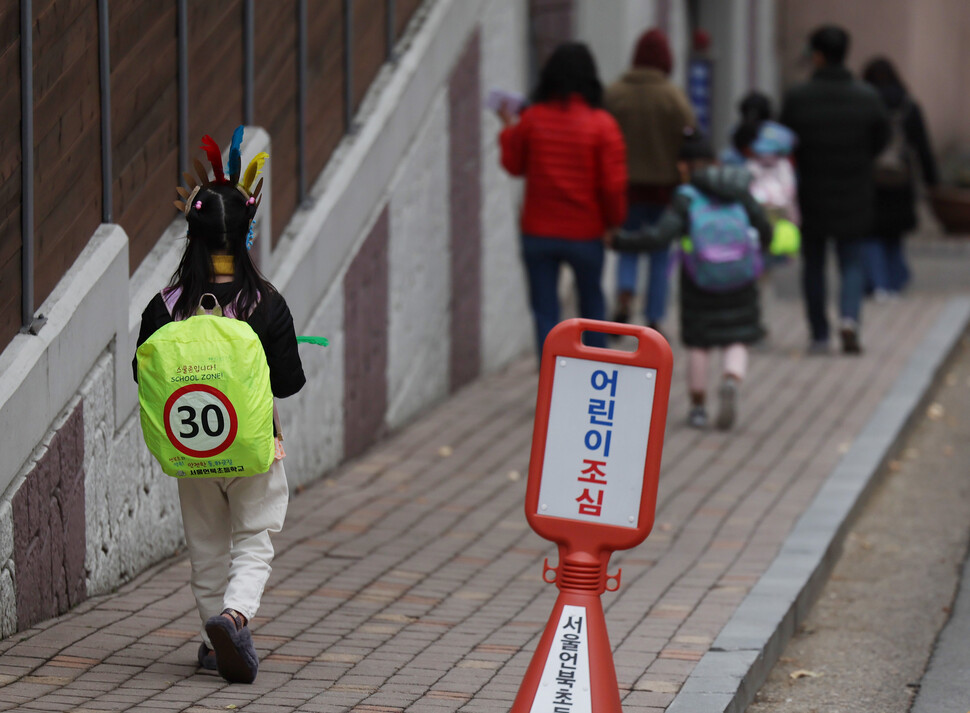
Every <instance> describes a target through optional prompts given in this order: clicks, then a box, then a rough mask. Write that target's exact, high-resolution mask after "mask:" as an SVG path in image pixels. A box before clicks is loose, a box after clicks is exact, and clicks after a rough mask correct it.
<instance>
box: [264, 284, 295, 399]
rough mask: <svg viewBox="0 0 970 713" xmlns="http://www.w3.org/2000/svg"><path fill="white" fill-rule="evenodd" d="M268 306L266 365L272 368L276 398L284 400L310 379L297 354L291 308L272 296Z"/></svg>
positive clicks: (267, 301)
mask: <svg viewBox="0 0 970 713" xmlns="http://www.w3.org/2000/svg"><path fill="white" fill-rule="evenodd" d="M265 302H266V303H267V304H266V305H265V310H266V316H265V319H266V336H265V338H262V337H261V340H262V342H263V350H264V351H265V352H266V363H267V364H268V365H269V380H270V386H271V388H272V389H273V396H275V397H276V398H278V399H283V398H286V397H287V396H292V395H293V394H295V393H296V392H297V391H299V390H300V389H302V388H303V385H304V384H305V383H306V376H305V375H304V373H303V362H302V361H301V360H300V353H299V351H298V350H297V342H296V331H295V329H294V328H293V316H292V315H291V314H290V308H289V307H288V306H287V304H286V301H285V300H284V299H283V298H282V296H280V295H279V294H274V295H271V296H268V297H267V298H266V299H265ZM254 314H255V313H254Z"/></svg>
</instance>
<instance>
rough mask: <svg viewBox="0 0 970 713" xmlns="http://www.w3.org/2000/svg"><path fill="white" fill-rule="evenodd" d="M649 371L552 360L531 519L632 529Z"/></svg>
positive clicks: (653, 379)
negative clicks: (541, 517)
mask: <svg viewBox="0 0 970 713" xmlns="http://www.w3.org/2000/svg"><path fill="white" fill-rule="evenodd" d="M656 383H657V371H656V369H647V368H644V367H641V366H629V365H625V364H610V363H606V362H600V361H591V360H589V359H577V358H574V357H558V358H557V359H556V371H555V377H554V378H553V382H552V402H551V404H550V407H549V430H548V431H547V433H546V450H545V454H544V456H543V462H542V480H541V483H540V486H539V504H538V510H537V511H536V513H537V514H538V515H550V516H552V517H561V518H566V519H569V520H581V521H585V522H596V523H600V524H602V525H613V526H617V527H630V528H636V527H638V525H639V514H640V496H641V494H642V492H643V467H644V463H645V461H646V456H647V440H648V438H649V435H650V417H651V414H652V413H653V394H654V389H655V387H656Z"/></svg>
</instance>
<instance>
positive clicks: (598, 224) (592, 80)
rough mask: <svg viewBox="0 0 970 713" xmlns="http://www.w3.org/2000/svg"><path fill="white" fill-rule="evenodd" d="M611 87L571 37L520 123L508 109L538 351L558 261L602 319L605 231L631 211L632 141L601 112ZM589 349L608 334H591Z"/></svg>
mask: <svg viewBox="0 0 970 713" xmlns="http://www.w3.org/2000/svg"><path fill="white" fill-rule="evenodd" d="M602 96H603V86H602V84H601V83H600V81H599V78H598V76H597V74H596V64H595V62H594V61H593V57H592V55H591V54H590V52H589V49H588V48H587V47H586V45H584V44H581V43H578V42H568V43H565V44H562V45H560V46H559V47H557V48H556V50H555V51H554V52H553V53H552V55H551V56H550V57H549V60H548V61H547V62H546V64H545V66H544V67H543V68H542V72H541V74H540V77H539V86H538V87H537V88H536V90H535V92H534V94H533V96H532V100H533V103H532V104H531V106H529V107H528V108H527V109H525V110H524V111H523V112H522V113H521V115H520V116H519V117H518V120H515V118H514V117H513V115H512V113H511V112H509V111H507V110H505V109H502V110H500V111H499V115H500V117H501V118H502V122H503V124H504V128H503V130H502V133H501V134H500V136H499V141H500V143H501V149H502V166H504V167H505V170H507V171H508V172H509V173H510V174H512V175H513V176H522V177H524V178H525V203H524V206H523V209H522V222H521V226H522V256H523V259H524V261H525V268H526V274H527V276H528V280H529V299H530V303H531V307H532V313H533V316H534V318H535V328H536V341H537V347H538V351H539V354H540V356H541V354H542V345H543V342H544V341H545V338H546V335H547V334H548V333H549V331H550V330H551V329H552V328H553V327H554V326H555V325H556V323H557V322H558V321H559V296H558V292H557V285H558V280H559V269H560V266H561V265H562V264H563V263H565V264H567V265H569V266H570V268H572V270H573V274H574V276H575V282H576V288H577V290H578V292H579V311H580V316H582V317H585V318H588V319H603V318H604V315H605V312H606V303H605V299H604V297H603V288H602V284H601V278H602V273H603V259H604V247H603V242H602V238H603V235H604V234H605V233H606V232H607V231H610V230H612V229H614V228H616V227H617V226H619V225H621V224H622V223H623V220H624V219H625V217H626V210H627V199H626V190H627V169H626V148H625V145H624V143H623V136H622V134H621V133H620V129H619V126H618V125H617V123H616V121H615V120H614V119H613V117H612V116H610V115H609V114H608V113H607V112H606V111H604V110H603V109H601V108H600V107H601V104H602ZM587 343H588V344H589V345H591V346H599V347H605V346H606V336H605V335H604V334H600V333H590V334H588V342H587Z"/></svg>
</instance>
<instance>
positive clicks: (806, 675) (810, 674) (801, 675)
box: [788, 668, 822, 680]
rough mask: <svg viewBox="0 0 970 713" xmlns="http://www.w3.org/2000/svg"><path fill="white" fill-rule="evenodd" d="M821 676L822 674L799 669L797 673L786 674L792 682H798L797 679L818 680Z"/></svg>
mask: <svg viewBox="0 0 970 713" xmlns="http://www.w3.org/2000/svg"><path fill="white" fill-rule="evenodd" d="M821 675H822V674H820V673H818V672H816V671H809V670H808V669H805V668H800V669H798V670H797V671H792V672H791V673H790V674H788V677H789V678H791V679H792V680H798V679H799V678H818V677H819V676H821Z"/></svg>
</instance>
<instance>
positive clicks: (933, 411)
mask: <svg viewBox="0 0 970 713" xmlns="http://www.w3.org/2000/svg"><path fill="white" fill-rule="evenodd" d="M945 413H946V412H945V411H944V409H943V404H937V403H933V404H930V406H929V408H927V409H926V416H927V418H929V419H930V420H931V421H939V420H940V419H941V418H943V416H944V414H945Z"/></svg>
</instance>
